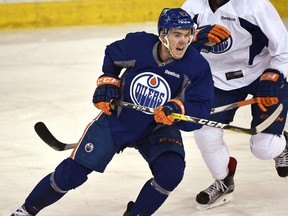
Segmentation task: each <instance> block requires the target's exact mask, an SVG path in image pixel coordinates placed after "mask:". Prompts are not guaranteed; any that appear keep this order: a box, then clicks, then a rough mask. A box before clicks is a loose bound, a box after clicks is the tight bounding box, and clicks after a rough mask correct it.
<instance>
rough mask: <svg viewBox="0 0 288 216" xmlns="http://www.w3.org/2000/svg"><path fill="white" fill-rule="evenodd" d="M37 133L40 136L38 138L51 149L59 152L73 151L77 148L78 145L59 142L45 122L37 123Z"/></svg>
mask: <svg viewBox="0 0 288 216" xmlns="http://www.w3.org/2000/svg"><path fill="white" fill-rule="evenodd" d="M34 129H35V132H36V133H37V134H38V136H39V137H40V138H41V139H42V140H43V141H44V142H45V143H46V144H47V145H49V146H50V147H51V148H53V149H55V150H57V151H64V150H68V149H73V148H74V147H75V146H76V143H73V144H66V143H62V142H60V141H59V140H57V139H56V138H55V137H54V136H53V135H52V133H51V132H50V131H49V129H48V128H47V127H46V125H45V124H44V123H43V122H37V123H36V124H35V125H34Z"/></svg>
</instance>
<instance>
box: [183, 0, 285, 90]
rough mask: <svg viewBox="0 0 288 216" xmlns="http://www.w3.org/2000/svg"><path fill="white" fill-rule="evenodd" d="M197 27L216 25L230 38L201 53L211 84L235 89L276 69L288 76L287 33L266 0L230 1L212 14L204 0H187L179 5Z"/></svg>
mask: <svg viewBox="0 0 288 216" xmlns="http://www.w3.org/2000/svg"><path fill="white" fill-rule="evenodd" d="M182 8H183V9H184V10H186V11H187V12H188V13H189V14H190V15H191V16H192V18H193V19H194V22H195V23H196V24H197V25H198V28H201V27H202V26H205V25H210V24H211V25H213V24H219V25H222V26H225V27H226V28H227V29H229V30H230V32H231V36H230V38H229V39H228V40H227V41H225V42H223V43H221V44H219V45H216V46H214V47H213V49H212V50H211V52H209V53H203V52H202V54H203V56H204V57H205V58H206V59H207V60H208V62H209V63H210V66H211V69H212V73H213V79H214V85H215V86H216V87H217V88H220V89H223V90H233V89H238V88H241V87H243V86H247V85H249V84H250V83H252V82H253V81H254V80H255V79H257V78H258V77H259V76H260V75H261V74H262V73H263V71H264V70H265V69H267V68H273V69H277V70H279V71H280V72H282V73H283V74H284V76H285V77H286V79H287V77H288V33H287V29H286V27H285V26H284V24H283V22H282V20H281V18H280V16H279V15H278V13H277V11H276V10H275V8H274V7H273V6H272V4H271V3H270V2H269V1H268V0H230V1H227V3H226V4H224V5H223V6H221V7H220V8H218V9H217V10H216V11H215V12H213V11H212V9H211V8H210V5H209V1H208V0H187V1H186V2H184V4H183V5H182Z"/></svg>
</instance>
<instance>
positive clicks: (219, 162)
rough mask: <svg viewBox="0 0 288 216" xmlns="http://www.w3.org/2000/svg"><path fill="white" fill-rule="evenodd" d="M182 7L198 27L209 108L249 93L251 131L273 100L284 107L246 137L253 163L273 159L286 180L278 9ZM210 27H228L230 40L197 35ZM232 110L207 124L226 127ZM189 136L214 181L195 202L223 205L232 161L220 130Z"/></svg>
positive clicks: (284, 73) (210, 2)
mask: <svg viewBox="0 0 288 216" xmlns="http://www.w3.org/2000/svg"><path fill="white" fill-rule="evenodd" d="M182 8H183V9H184V10H186V11H187V12H188V13H189V14H190V15H191V17H192V18H193V20H194V22H195V23H196V24H197V25H198V30H197V32H199V33H198V36H199V38H198V39H199V40H198V41H199V42H200V43H198V44H197V45H198V48H199V49H200V50H201V51H202V52H201V54H202V55H203V56H204V57H205V58H206V59H207V60H208V62H209V64H210V67H211V71H212V75H213V80H214V85H215V101H214V105H213V106H214V107H217V106H221V105H225V104H229V103H233V102H236V101H240V100H244V99H245V98H246V97H247V96H248V95H250V96H251V95H252V96H253V97H256V98H258V99H257V100H258V104H253V105H252V106H251V113H252V117H253V119H252V122H251V126H252V127H255V126H256V125H258V124H259V123H261V122H262V121H263V120H264V119H265V118H267V116H269V115H270V114H271V113H272V112H273V111H274V110H275V108H276V107H277V103H278V102H281V103H283V107H284V109H283V111H282V113H281V114H280V115H279V117H278V118H277V120H276V121H275V122H274V123H273V124H272V125H271V126H270V127H268V128H267V129H266V130H264V131H263V133H259V134H256V135H252V136H251V139H250V149H251V151H252V153H253V154H254V155H255V157H257V158H258V159H261V160H271V159H274V160H275V168H276V170H277V173H278V175H279V176H280V177H287V176H288V133H287V132H285V131H283V130H284V126H285V123H286V116H287V109H288V97H287V95H288V84H287V77H288V33H287V30H286V28H285V26H284V24H283V22H282V20H281V18H280V17H279V15H278V13H277V11H276V10H275V8H274V7H273V6H272V4H271V3H270V2H269V1H268V0H241V1H239V0H187V1H185V2H184V4H183V5H182ZM215 25H218V26H219V25H220V26H222V27H224V28H227V29H228V30H229V31H230V32H231V36H230V37H229V39H228V40H227V41H224V42H222V43H220V44H219V45H214V46H213V44H211V43H208V41H207V40H205V38H204V39H203V38H202V35H205V32H206V33H207V32H208V33H209V31H211V30H212V29H213V28H215ZM198 36H196V39H197V37H198ZM201 44H202V45H201ZM200 45H201V46H200ZM211 45H212V46H211ZM265 110H267V111H265ZM235 112H236V110H232V111H227V112H223V113H218V114H214V115H211V117H210V120H213V121H218V122H223V123H230V122H232V121H233V118H234V115H235ZM194 138H195V141H196V143H197V145H198V147H199V149H200V151H201V153H202V157H203V159H204V161H205V163H206V165H207V167H208V169H209V171H210V172H211V174H212V176H213V178H214V179H215V181H214V183H213V184H211V186H209V187H208V188H207V189H205V190H203V191H201V192H200V193H199V194H198V195H197V196H196V200H197V202H198V203H199V204H202V206H201V205H200V206H201V208H211V207H214V206H217V205H220V204H223V203H225V202H227V201H228V200H230V198H229V197H231V196H229V195H231V193H232V192H233V191H234V186H235V185H234V180H233V176H234V174H235V169H236V164H237V161H236V159H234V158H233V157H229V151H228V147H227V145H226V143H225V142H224V139H223V130H221V129H217V128H211V127H207V126H204V127H202V128H201V129H200V130H197V131H195V133H194ZM226 195H228V196H226Z"/></svg>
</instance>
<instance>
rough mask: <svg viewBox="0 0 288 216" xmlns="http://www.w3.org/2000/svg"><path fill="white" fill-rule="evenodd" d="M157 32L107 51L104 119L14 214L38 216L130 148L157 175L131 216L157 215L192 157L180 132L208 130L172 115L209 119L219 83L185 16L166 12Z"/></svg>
mask: <svg viewBox="0 0 288 216" xmlns="http://www.w3.org/2000/svg"><path fill="white" fill-rule="evenodd" d="M158 30H159V35H154V34H150V33H146V32H136V33H129V34H127V35H126V37H125V39H122V40H119V41H115V42H114V43H112V44H110V45H108V46H107V47H106V50H105V57H104V62H103V67H102V70H103V75H101V76H100V77H99V78H98V80H97V88H96V90H95V93H94V95H93V103H94V104H95V106H96V107H97V108H99V109H100V110H102V111H103V112H101V113H100V114H99V115H98V116H97V117H96V118H95V120H93V121H92V122H91V123H90V124H89V125H88V127H87V129H86V130H85V131H84V134H83V136H82V138H81V139H80V141H79V144H78V145H77V146H76V147H75V149H74V150H73V152H72V154H71V156H70V157H69V158H67V159H65V160H64V161H62V162H61V163H60V164H59V165H58V166H57V167H56V169H55V170H54V171H53V172H52V173H50V174H48V175H47V176H46V177H44V178H43V179H42V180H41V181H40V182H39V183H38V184H37V185H36V187H35V188H34V189H33V190H32V192H31V193H30V194H29V195H28V197H27V198H26V200H25V203H24V204H23V206H22V207H20V208H19V209H18V210H16V211H15V212H14V213H13V214H12V215H14V216H20V215H21V216H25V215H26V216H27V215H29V216H31V215H36V214H38V213H39V212H40V211H41V210H42V209H44V208H45V207H47V206H49V205H51V204H53V203H55V202H56V201H58V200H59V199H60V198H62V197H63V196H64V195H65V194H67V192H68V191H69V190H71V189H74V188H77V187H79V186H80V185H82V184H83V183H84V182H85V181H86V180H87V176H88V175H89V174H90V173H91V172H92V171H96V172H100V173H102V172H104V170H105V168H106V166H107V164H108V163H109V162H110V161H111V159H112V158H113V156H114V155H115V154H116V153H117V152H118V151H120V150H122V149H124V148H127V147H132V148H135V149H137V150H138V151H139V153H140V154H141V155H142V156H143V158H144V159H145V160H146V161H147V163H148V165H149V168H150V169H151V173H152V176H151V178H150V179H149V180H145V181H146V183H145V184H144V186H143V188H142V189H141V191H140V193H139V195H138V197H137V198H136V200H135V202H132V201H131V202H130V203H129V204H128V208H127V210H126V212H125V213H124V215H126V216H128V215H129V216H136V215H142V216H148V215H152V214H153V213H154V212H155V211H156V210H157V209H158V208H159V207H160V206H161V205H162V204H163V203H164V201H165V200H166V199H167V197H168V195H169V194H170V193H171V192H172V191H173V190H174V189H175V188H176V187H177V185H178V184H179V183H180V182H181V180H182V178H183V174H184V169H185V162H184V157H185V153H184V148H183V142H182V138H181V133H180V130H185V131H193V130H195V129H199V128H200V127H201V125H199V124H193V123H188V122H183V121H176V120H174V119H173V118H172V117H171V116H169V114H170V113H172V112H176V113H182V114H184V113H185V114H187V115H191V116H196V117H199V118H207V117H209V113H210V110H211V108H212V101H213V95H214V94H213V80H212V75H211V71H210V66H209V64H208V62H207V61H206V60H205V59H204V58H203V57H202V56H201V55H200V54H199V52H198V51H197V50H196V49H194V48H193V47H192V46H189V45H190V44H191V41H192V38H193V36H194V30H195V29H194V25H193V21H192V19H191V17H190V16H189V15H188V14H187V13H186V12H185V11H184V10H183V9H180V8H172V9H164V10H163V11H162V12H161V14H160V16H159V21H158ZM123 69H124V71H123ZM120 77H121V78H120ZM111 100H123V101H126V102H130V103H134V104H137V105H143V106H147V107H150V108H155V113H154V114H148V113H143V112H140V111H137V110H131V109H127V108H123V107H120V106H117V105H116V106H115V107H114V109H112V108H111V103H110V102H111ZM121 169H125V168H121ZM95 196H96V198H95V199H97V193H96V195H95ZM111 196H115V195H112V194H111ZM99 199H101V195H100V194H99ZM95 202H97V201H96V200H95ZM119 214H120V213H119Z"/></svg>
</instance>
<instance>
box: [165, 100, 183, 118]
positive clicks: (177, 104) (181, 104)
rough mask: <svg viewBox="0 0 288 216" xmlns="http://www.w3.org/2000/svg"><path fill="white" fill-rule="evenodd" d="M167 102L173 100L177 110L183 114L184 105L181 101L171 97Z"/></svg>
mask: <svg viewBox="0 0 288 216" xmlns="http://www.w3.org/2000/svg"><path fill="white" fill-rule="evenodd" d="M169 102H174V103H175V107H176V109H177V111H178V112H179V113H181V114H183V115H184V114H185V107H184V105H183V103H182V101H180V100H178V99H176V98H174V99H171V100H170V101H169Z"/></svg>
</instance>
